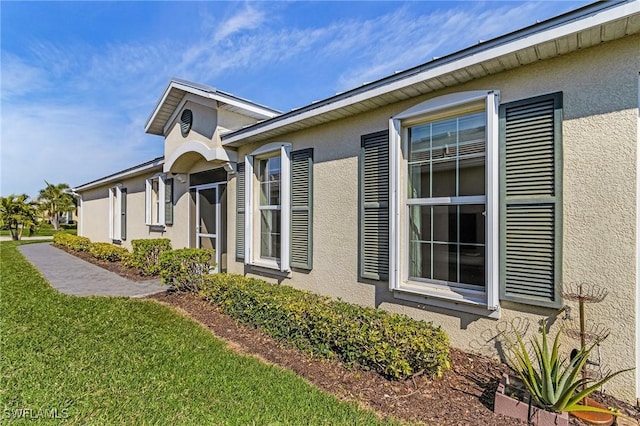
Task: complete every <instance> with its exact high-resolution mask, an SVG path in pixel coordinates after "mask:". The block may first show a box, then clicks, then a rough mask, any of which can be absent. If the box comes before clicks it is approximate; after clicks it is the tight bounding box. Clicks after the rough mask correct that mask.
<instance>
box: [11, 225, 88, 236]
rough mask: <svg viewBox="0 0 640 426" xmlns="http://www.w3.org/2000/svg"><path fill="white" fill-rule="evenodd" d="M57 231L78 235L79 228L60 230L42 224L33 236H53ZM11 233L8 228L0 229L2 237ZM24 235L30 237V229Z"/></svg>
mask: <svg viewBox="0 0 640 426" xmlns="http://www.w3.org/2000/svg"><path fill="white" fill-rule="evenodd" d="M56 232H64V233H65V234H73V235H76V234H77V232H78V231H77V229H76V228H70V229H61V230H60V231H55V230H54V229H53V226H51V225H49V224H43V225H40V226H38V227H37V228H36V231H35V232H34V233H33V235H32V236H33V237H51V236H53V235H55V234H56ZM10 235H11V233H10V232H9V230H8V229H0V236H2V237H8V236H10ZM22 236H23V237H28V236H29V231H28V230H26V231H24V232H23V234H22Z"/></svg>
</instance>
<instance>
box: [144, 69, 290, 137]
mask: <svg viewBox="0 0 640 426" xmlns="http://www.w3.org/2000/svg"><path fill="white" fill-rule="evenodd" d="M188 94H191V95H195V96H196V97H200V98H202V99H204V100H207V101H208V102H206V103H204V104H205V105H212V102H214V104H215V105H216V106H217V108H218V109H221V110H226V111H230V112H235V113H238V114H242V115H246V116H249V117H252V118H255V119H256V120H266V119H269V118H272V117H275V116H277V115H279V114H280V111H277V110H274V109H271V108H268V107H265V106H262V105H259V104H256V103H254V102H251V101H248V100H246V99H242V98H239V97H237V96H233V95H231V94H229V93H225V92H222V91H220V90H217V89H215V88H213V87H210V86H206V85H203V84H198V83H193V82H190V81H186V80H180V79H176V78H174V79H171V81H170V82H169V85H168V86H167V88H166V89H165V91H164V93H163V94H162V96H161V97H160V100H159V101H158V103H157V104H156V107H155V108H154V110H153V112H152V113H151V116H149V119H148V120H147V124H146V125H145V129H144V130H145V132H146V133H150V134H153V135H159V136H164V132H165V126H166V124H167V122H169V121H170V120H171V119H172V117H173V116H174V114H175V112H176V110H177V109H178V107H179V106H180V104H181V102H182V101H183V99H184V98H185V96H187V95H188Z"/></svg>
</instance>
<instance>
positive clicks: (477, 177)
mask: <svg viewBox="0 0 640 426" xmlns="http://www.w3.org/2000/svg"><path fill="white" fill-rule="evenodd" d="M458 167H459V172H458V173H459V179H460V183H459V185H460V189H459V195H460V196H461V197H464V196H468V195H485V193H486V189H485V187H486V185H485V171H484V167H485V166H484V156H483V157H479V158H477V157H476V158H461V159H460V162H459V165H458Z"/></svg>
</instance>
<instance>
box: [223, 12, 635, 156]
mask: <svg viewBox="0 0 640 426" xmlns="http://www.w3.org/2000/svg"><path fill="white" fill-rule="evenodd" d="M602 4H604V5H605V6H607V7H605V8H601V9H597V10H594V11H591V12H589V13H587V14H586V15H582V16H578V17H575V16H571V15H570V16H568V17H567V18H565V19H566V20H567V21H566V22H564V23H561V24H557V23H556V22H551V23H548V25H550V27H547V28H544V27H543V29H540V27H539V26H534V27H532V28H529V29H528V31H525V32H524V33H523V32H521V31H519V32H516V33H514V34H512V35H511V36H510V38H511V40H509V36H508V35H507V36H505V37H507V40H506V41H505V40H504V39H503V38H500V39H498V40H496V43H497V45H496V46H493V47H491V46H487V47H485V48H484V49H481V50H479V51H475V52H473V51H472V52H464V51H463V52H460V53H462V54H463V56H462V57H460V58H458V59H455V57H454V58H453V59H450V58H447V57H444V58H442V61H443V62H444V63H442V64H440V65H438V64H437V62H438V61H439V60H435V61H434V63H433V66H432V67H430V68H428V69H426V70H423V71H417V72H416V73H415V74H413V75H409V76H405V77H403V76H402V74H403V73H400V75H398V76H395V75H394V76H391V77H387V78H389V79H393V78H394V77H395V78H398V79H397V80H395V81H393V80H392V81H390V82H388V83H385V82H384V80H385V79H386V78H385V79H382V80H381V81H378V82H374V83H371V84H372V85H375V84H378V85H376V86H375V87H372V88H363V89H361V90H362V91H360V92H357V90H358V89H355V90H356V92H355V93H353V94H350V93H349V92H346V93H344V94H342V95H338V98H340V97H342V99H337V100H336V101H334V102H331V101H330V99H331V98H329V99H328V100H327V102H326V103H324V105H318V106H315V105H314V104H312V105H308V106H307V107H303V108H301V110H302V111H300V110H298V111H294V115H292V116H290V117H286V114H285V116H284V117H283V118H282V119H280V118H278V117H276V118H274V119H273V120H271V122H269V121H266V122H264V123H258V124H256V125H253V126H249V127H246V128H244V129H240V130H237V131H235V132H231V133H229V134H227V135H225V136H223V137H222V144H223V145H230V144H234V143H238V142H241V141H242V140H243V139H244V138H247V137H252V136H257V135H259V134H260V133H263V132H267V131H270V130H274V129H277V128H279V127H283V126H285V125H287V124H291V123H295V122H297V121H302V120H305V119H308V118H312V117H315V116H317V115H322V114H325V113H327V112H330V111H333V110H336V109H340V108H344V107H346V106H349V105H353V104H357V103H360V102H362V101H365V100H367V99H370V98H374V97H377V96H381V95H384V94H387V93H390V92H394V91H396V90H399V89H402V88H404V87H407V86H411V85H413V84H416V83H419V82H422V81H425V80H429V79H431V78H434V77H437V76H442V75H445V74H448V73H451V72H453V71H456V70H459V69H463V68H466V67H469V66H471V65H475V64H478V63H481V62H485V61H487V60H490V59H495V58H498V57H501V56H504V55H507V54H510V53H513V52H517V51H519V50H522V49H525V48H528V47H532V46H535V45H538V44H540V43H543V42H547V41H550V40H554V39H558V38H561V37H563V36H567V35H570V34H573V33H578V32H580V31H584V30H586V29H589V28H593V27H596V26H598V25H602V24H605V23H607V22H611V21H615V20H616V19H621V18H624V17H626V16H629V15H632V14H634V13H638V12H640V1H638V0H634V1H631V2H625V3H621V4H616V5H614V6H611V5H607V4H606V3H602ZM599 5H601V4H599ZM601 7H602V6H601ZM586 8H589V6H587V7H586ZM581 12H582V13H586V12H585V11H582V10H581ZM587 12H588V11H587ZM453 56H455V54H453ZM445 60H448V62H445ZM427 66H428V64H427ZM408 72H411V70H408ZM295 112H297V114H296V113H295Z"/></svg>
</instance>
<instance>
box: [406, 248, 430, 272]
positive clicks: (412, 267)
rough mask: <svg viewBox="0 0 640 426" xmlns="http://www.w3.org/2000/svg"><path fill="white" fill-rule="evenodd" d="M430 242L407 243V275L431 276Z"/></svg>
mask: <svg viewBox="0 0 640 426" xmlns="http://www.w3.org/2000/svg"><path fill="white" fill-rule="evenodd" d="M432 245H433V244H431V243H422V242H418V241H412V242H411V244H410V245H409V276H410V277H412V278H431V247H432Z"/></svg>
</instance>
